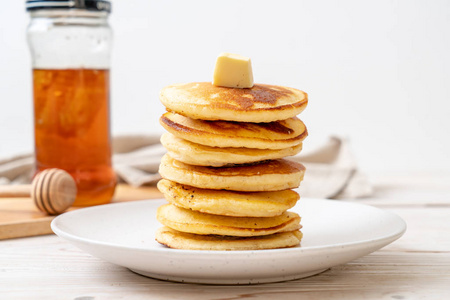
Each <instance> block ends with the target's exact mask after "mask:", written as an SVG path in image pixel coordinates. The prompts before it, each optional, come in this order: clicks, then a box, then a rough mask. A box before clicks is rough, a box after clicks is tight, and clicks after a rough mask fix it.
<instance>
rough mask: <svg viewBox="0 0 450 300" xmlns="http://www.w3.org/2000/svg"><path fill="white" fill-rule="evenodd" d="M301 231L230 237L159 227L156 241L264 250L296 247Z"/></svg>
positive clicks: (195, 246)
mask: <svg viewBox="0 0 450 300" xmlns="http://www.w3.org/2000/svg"><path fill="white" fill-rule="evenodd" d="M302 237H303V234H302V233H301V231H298V230H295V231H290V232H282V233H275V234H271V235H265V236H257V237H245V238H242V237H230V236H216V235H197V234H192V233H185V232H179V231H176V230H173V229H171V228H169V227H162V228H159V229H158V230H157V232H156V238H155V239H156V241H157V242H158V243H160V244H163V245H166V246H167V247H169V248H175V249H184V250H216V251H220V250H226V251H239V250H263V249H277V248H288V247H294V246H297V245H299V244H300V241H301V239H302Z"/></svg>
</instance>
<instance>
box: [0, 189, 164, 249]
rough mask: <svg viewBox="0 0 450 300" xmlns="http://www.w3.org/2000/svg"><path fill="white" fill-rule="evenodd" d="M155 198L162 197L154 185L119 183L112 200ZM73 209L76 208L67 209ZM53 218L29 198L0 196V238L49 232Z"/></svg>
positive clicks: (50, 231)
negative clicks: (133, 185)
mask: <svg viewBox="0 0 450 300" xmlns="http://www.w3.org/2000/svg"><path fill="white" fill-rule="evenodd" d="M155 198H162V194H161V193H160V192H159V191H158V190H157V189H156V187H140V188H135V187H131V186H128V185H125V184H119V185H118V186H117V189H116V193H115V195H114V199H113V201H112V202H113V203H114V202H124V201H136V200H144V199H155ZM75 209H78V208H71V209H69V210H75ZM54 218H55V216H48V215H46V214H44V213H42V212H41V211H39V210H38V209H37V208H36V207H35V205H34V203H33V201H32V200H31V198H0V240H5V239H11V238H18V237H27V236H36V235H44V234H51V233H53V231H52V230H51V228H50V223H51V222H52V220H53V219H54Z"/></svg>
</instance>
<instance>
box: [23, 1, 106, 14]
mask: <svg viewBox="0 0 450 300" xmlns="http://www.w3.org/2000/svg"><path fill="white" fill-rule="evenodd" d="M25 7H26V9H27V11H32V10H38V9H85V10H91V11H106V12H111V2H110V1H105V0H71V1H68V0H27V2H26V5H25Z"/></svg>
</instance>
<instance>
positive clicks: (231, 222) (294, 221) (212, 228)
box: [156, 204, 301, 236]
mask: <svg viewBox="0 0 450 300" xmlns="http://www.w3.org/2000/svg"><path fill="white" fill-rule="evenodd" d="M156 218H157V219H158V221H159V222H160V223H161V224H163V225H165V226H167V227H169V228H172V229H174V230H177V231H181V232H187V233H194V234H201V235H210V234H214V235H227V236H259V235H268V234H273V233H277V232H287V231H293V230H297V229H300V228H301V225H300V216H299V215H298V214H296V213H294V212H284V213H282V214H281V215H279V216H275V217H229V216H219V215H212V214H205V213H201V212H198V211H193V210H190V209H184V208H180V207H177V206H175V205H172V204H166V205H163V206H160V207H159V208H158V211H157V213H156Z"/></svg>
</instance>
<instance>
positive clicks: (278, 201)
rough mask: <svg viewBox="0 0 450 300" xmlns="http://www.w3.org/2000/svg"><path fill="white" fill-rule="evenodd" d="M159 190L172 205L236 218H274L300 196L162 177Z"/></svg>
mask: <svg viewBox="0 0 450 300" xmlns="http://www.w3.org/2000/svg"><path fill="white" fill-rule="evenodd" d="M158 189H159V191H160V192H161V193H163V194H164V197H165V198H166V199H167V201H169V202H170V203H171V204H173V205H175V206H178V207H181V208H185V209H192V210H195V211H199V212H203V213H208V214H215V215H222V216H235V217H273V216H278V215H281V214H282V213H283V212H285V211H286V210H288V209H290V208H292V207H293V206H294V205H295V204H296V203H297V201H298V199H300V196H299V195H298V193H296V192H294V191H293V190H284V191H278V192H253V193H252V192H234V191H225V190H207V189H200V188H195V187H192V186H188V185H183V184H179V183H176V182H173V181H170V180H166V179H162V180H160V181H159V182H158Z"/></svg>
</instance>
